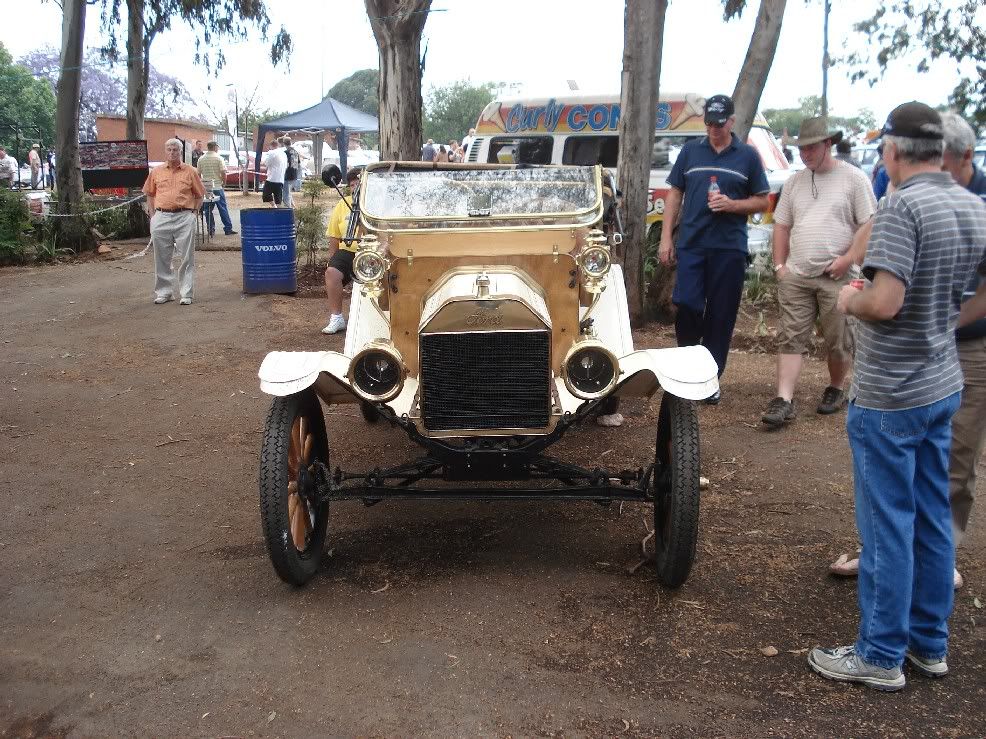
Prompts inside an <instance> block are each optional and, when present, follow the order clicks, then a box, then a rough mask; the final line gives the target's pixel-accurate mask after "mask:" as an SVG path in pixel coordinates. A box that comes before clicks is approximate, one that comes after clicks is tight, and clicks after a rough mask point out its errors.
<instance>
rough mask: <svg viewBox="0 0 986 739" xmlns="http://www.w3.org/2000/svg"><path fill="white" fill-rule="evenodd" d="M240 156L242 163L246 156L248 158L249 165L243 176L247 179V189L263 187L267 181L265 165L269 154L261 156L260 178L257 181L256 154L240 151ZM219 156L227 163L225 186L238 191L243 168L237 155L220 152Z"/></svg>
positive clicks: (264, 153) (229, 152) (265, 153)
mask: <svg viewBox="0 0 986 739" xmlns="http://www.w3.org/2000/svg"><path fill="white" fill-rule="evenodd" d="M239 154H240V161H243V158H244V156H246V157H247V162H248V164H247V167H246V170H245V172H244V175H243V176H244V177H245V178H246V185H247V187H249V188H253V187H255V186H256V185H258V184H260V185H262V184H263V183H264V182H265V181H266V180H267V165H266V164H264V160H265V159H266V155H267V152H263V155H261V157H260V176H259V178H256V179H255V173H254V167H253V165H254V163H255V162H256V159H257V157H256V154H254V153H253V152H252V151H251V152H244V151H240V152H239ZM219 156H221V157H222V158H223V160H224V161H225V162H226V180H225V183H224V184H225V186H226V187H227V188H232V189H236V188H238V187H240V170H241V166H240V165H239V164H237V163H236V154H235V153H234V152H232V151H221V152H219Z"/></svg>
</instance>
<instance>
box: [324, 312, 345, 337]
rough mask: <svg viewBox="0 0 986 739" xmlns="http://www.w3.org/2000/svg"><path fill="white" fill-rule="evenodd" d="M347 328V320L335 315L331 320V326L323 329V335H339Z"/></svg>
mask: <svg viewBox="0 0 986 739" xmlns="http://www.w3.org/2000/svg"><path fill="white" fill-rule="evenodd" d="M344 328H346V319H345V318H343V317H342V316H341V315H334V316H332V317H331V318H330V319H329V325H328V326H326V327H325V328H323V329H322V333H323V334H337V333H339V332H340V331H342V330H343V329H344Z"/></svg>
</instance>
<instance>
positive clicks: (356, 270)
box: [353, 251, 387, 282]
mask: <svg viewBox="0 0 986 739" xmlns="http://www.w3.org/2000/svg"><path fill="white" fill-rule="evenodd" d="M386 269H387V263H386V262H385V261H384V258H383V257H382V256H380V255H379V254H378V253H377V252H375V251H361V252H358V253H357V254H356V256H355V257H354V258H353V279H354V280H356V282H376V281H377V280H379V279H380V278H381V277H383V273H384V271H385V270H386Z"/></svg>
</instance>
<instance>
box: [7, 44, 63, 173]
mask: <svg viewBox="0 0 986 739" xmlns="http://www.w3.org/2000/svg"><path fill="white" fill-rule="evenodd" d="M0 123H13V124H18V125H20V126H22V127H24V126H38V127H40V129H41V143H43V144H46V145H48V146H50V145H51V144H53V143H54V140H55V95H54V93H52V91H51V86H50V85H49V84H48V83H47V82H46V81H45V80H43V79H35V78H34V76H33V75H32V74H31V71H30V70H29V69H28V68H27V67H24V66H22V65H20V64H14V61H13V58H12V57H11V56H10V53H9V52H8V51H7V49H6V48H5V47H4V46H3V44H2V43H0ZM21 135H22V139H21V141H20V142H19V143H20V146H18V141H17V140H16V136H15V132H14V131H12V130H10V129H5V128H0V144H3V145H5V146H7V147H8V151H10V153H11V154H15V153H19V154H20V156H19V157H18V163H20V161H19V160H21V159H24V158H25V157H26V153H27V149H29V148H30V145H31V144H32V143H34V142H35V141H36V139H37V133H34V132H24V133H22V134H21Z"/></svg>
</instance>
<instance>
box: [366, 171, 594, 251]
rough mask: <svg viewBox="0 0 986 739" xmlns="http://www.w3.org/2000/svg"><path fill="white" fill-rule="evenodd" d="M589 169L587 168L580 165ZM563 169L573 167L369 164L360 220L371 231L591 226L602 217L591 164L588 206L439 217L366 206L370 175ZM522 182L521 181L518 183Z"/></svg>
mask: <svg viewBox="0 0 986 739" xmlns="http://www.w3.org/2000/svg"><path fill="white" fill-rule="evenodd" d="M581 168H582V169H589V168H588V167H581ZM520 169H523V170H532V169H534V170H547V169H555V170H563V169H572V167H569V166H565V165H558V164H552V165H543V166H542V165H520V166H518V165H509V164H479V163H472V162H470V163H462V164H439V165H435V164H433V163H431V162H380V163H376V164H371V165H369V166H368V167H367V168H366V170H365V172H364V175H363V180H364V181H363V182H361V184H360V190H361V193H360V221H361V222H362V224H363V225H364V226H365V227H366V228H368V229H370V230H373V231H386V232H392V233H396V232H409V233H421V232H423V231H432V230H440V231H449V230H452V231H460V232H475V231H489V230H502V229H513V230H541V229H565V228H573V227H585V226H590V225H592V224H594V223H596V222H597V221H599V220H600V219H601V218H602V212H603V193H602V168H601V167H599V166H598V165H597V166H595V167H592V168H591V169H592V170H593V172H592V179H591V183H592V185H593V188H594V191H595V201H594V202H593V203H592V204H591V205H589V207H587V208H580V209H573V210H566V211H553V212H544V213H500V214H495V215H489V216H480V217H476V216H470V215H438V216H424V217H423V216H409V215H398V216H384V215H379V214H375V213H373V212H372V211H369V210H367V208H366V197H365V193H366V189H367V187H368V186H369V185H370V183H371V182H372V178H373V177H386V176H387V175H388V174H392V173H394V172H414V171H421V172H432V171H448V172H461V171H483V170H490V171H511V170H520ZM519 184H523V183H519Z"/></svg>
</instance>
